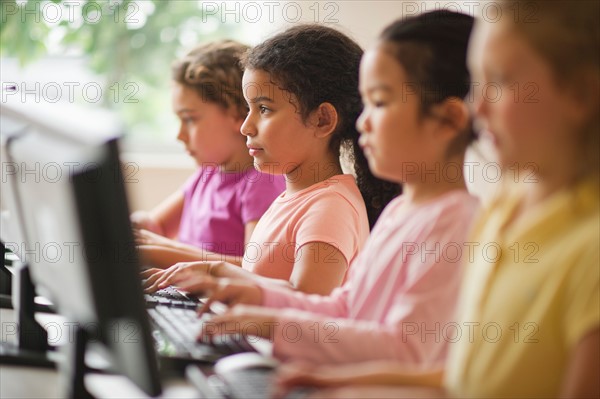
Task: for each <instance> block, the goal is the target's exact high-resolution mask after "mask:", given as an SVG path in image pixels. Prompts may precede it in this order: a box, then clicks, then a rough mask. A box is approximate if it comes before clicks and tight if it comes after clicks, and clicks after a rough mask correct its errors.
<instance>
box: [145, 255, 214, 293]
mask: <svg viewBox="0 0 600 399" xmlns="http://www.w3.org/2000/svg"><path fill="white" fill-rule="evenodd" d="M211 263H219V262H182V263H176V264H174V265H173V266H171V267H169V268H168V269H165V270H162V269H148V270H145V271H143V272H142V273H141V276H142V278H144V279H146V281H144V291H145V292H147V293H152V292H156V291H158V290H161V289H163V288H166V287H168V286H170V285H173V284H175V282H176V281H177V282H182V281H185V280H186V279H188V278H191V277H193V276H194V275H198V274H200V275H202V274H208V273H209V270H210V266H211Z"/></svg>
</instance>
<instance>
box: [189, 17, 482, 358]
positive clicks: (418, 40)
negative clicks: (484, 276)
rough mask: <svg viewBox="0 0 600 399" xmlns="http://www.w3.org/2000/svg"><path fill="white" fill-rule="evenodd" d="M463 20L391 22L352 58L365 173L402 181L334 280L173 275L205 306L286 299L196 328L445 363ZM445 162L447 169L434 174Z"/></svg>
mask: <svg viewBox="0 0 600 399" xmlns="http://www.w3.org/2000/svg"><path fill="white" fill-rule="evenodd" d="M472 24H473V19H472V18H471V17H469V16H467V15H463V14H458V13H452V12H435V13H431V14H427V15H424V16H420V17H415V18H409V19H406V20H403V21H398V22H395V23H394V24H392V25H391V26H389V27H388V28H387V29H386V30H385V31H384V32H383V34H382V36H381V38H380V41H379V44H378V45H377V46H376V47H375V49H373V50H371V51H368V52H367V53H366V54H365V56H364V58H363V61H362V64H361V72H360V82H361V83H360V92H361V93H362V96H363V101H364V103H365V108H364V111H363V113H362V115H361V117H360V118H359V120H358V123H357V125H358V127H359V129H360V131H361V133H362V136H361V139H360V143H361V146H362V147H363V149H364V151H365V154H366V155H367V158H368V160H369V166H370V167H371V170H372V171H373V172H374V173H375V174H376V175H377V176H380V177H382V178H387V179H391V180H394V181H396V182H398V183H402V184H403V189H404V194H403V195H402V196H401V197H399V198H397V199H395V200H394V201H392V202H391V203H390V204H389V206H388V207H387V208H386V209H385V211H384V213H383V214H382V216H381V218H380V220H379V222H378V224H377V225H376V226H375V228H374V229H373V233H372V234H371V236H370V238H369V241H368V242H367V245H366V246H365V249H364V251H363V252H362V253H361V254H360V255H359V257H358V259H357V260H356V262H355V264H354V265H353V267H352V268H351V269H350V276H349V278H348V281H347V282H346V283H345V284H344V286H343V287H341V288H338V289H336V290H335V291H334V292H333V293H332V294H331V295H330V296H329V297H325V296H317V295H306V294H303V293H299V292H292V291H290V290H285V289H283V288H278V287H272V286H269V285H266V284H262V285H258V284H252V283H247V282H246V283H243V282H232V283H230V284H223V283H220V282H216V281H211V280H207V279H203V280H201V279H189V280H187V281H185V280H182V281H181V282H180V284H181V285H182V287H183V288H184V289H186V290H190V291H192V292H195V291H202V290H208V291H212V297H211V298H210V300H209V303H208V304H207V305H206V306H209V305H210V302H211V301H214V300H220V301H223V302H226V303H228V304H230V305H232V304H236V303H244V304H255V305H258V304H260V305H263V306H266V307H272V308H284V307H287V308H294V309H293V310H292V309H288V310H283V311H281V310H279V309H260V308H253V307H241V306H235V307H234V308H233V309H232V310H231V311H230V312H229V313H227V314H224V315H221V316H218V317H215V318H214V319H213V320H212V321H213V322H214V323H215V324H213V323H210V324H209V325H207V329H206V331H205V335H214V334H217V333H229V332H236V331H244V332H248V331H251V332H252V333H253V334H254V333H257V334H258V335H260V336H263V337H268V338H271V339H273V342H274V354H275V356H277V357H279V358H281V359H285V360H287V359H301V360H305V361H309V362H311V363H337V364H339V363H345V362H348V361H360V360H369V359H380V358H381V359H395V360H400V361H402V362H403V363H405V364H407V365H415V366H417V365H418V366H420V367H422V366H423V365H436V364H440V363H441V362H443V361H444V360H445V358H446V352H447V345H446V342H445V341H444V340H442V339H439V338H436V331H437V332H438V336H439V332H440V329H441V328H443V327H446V326H447V325H448V323H450V322H452V321H453V317H452V316H453V311H454V306H455V302H456V297H457V294H458V284H459V281H460V277H461V259H462V257H463V254H466V253H467V250H466V247H465V245H464V244H465V238H466V234H467V230H468V226H469V225H470V222H471V220H472V218H473V215H474V213H475V212H476V210H477V208H478V200H477V199H476V198H474V197H473V196H471V195H469V193H468V192H467V190H466V188H465V182H464V179H463V176H462V164H463V160H464V154H465V150H466V148H467V145H468V144H469V142H470V141H471V139H472V138H473V133H472V129H471V128H470V123H469V118H468V112H467V109H466V107H465V104H464V102H463V100H462V98H463V97H464V96H465V95H466V94H467V93H468V91H469V82H470V79H469V74H468V71H467V68H466V49H467V42H468V38H469V34H470V32H471V27H472ZM441 37H443V38H444V42H443V43H441V44H440V42H439V40H438V39H439V38H441ZM409 85H410V92H407V87H408V86H409ZM450 169H452V170H454V171H455V174H452V175H451V174H450V173H447V174H446V175H441V174H436V172H435V171H436V170H438V171H442V170H447V171H449V170H450ZM299 310H301V311H299ZM257 328H258V331H256V330H257ZM428 332H429V333H428ZM431 332H433V333H431Z"/></svg>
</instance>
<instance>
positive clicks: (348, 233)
mask: <svg viewBox="0 0 600 399" xmlns="http://www.w3.org/2000/svg"><path fill="white" fill-rule="evenodd" d="M307 209H308V210H307V212H306V213H305V214H304V215H303V216H302V217H301V218H300V220H299V222H298V223H297V225H296V226H295V230H296V232H295V233H296V234H295V237H296V243H295V244H296V251H297V253H296V258H299V257H300V256H302V246H303V245H305V244H308V243H311V242H322V243H326V244H329V245H331V246H333V247H335V248H336V249H337V250H339V251H340V252H341V253H342V255H344V257H345V258H346V261H347V262H348V264H350V262H351V261H352V259H353V258H354V256H355V255H356V253H357V252H358V250H359V244H360V237H359V232H360V231H361V221H360V219H359V215H358V212H357V211H356V209H355V208H354V206H353V205H352V204H351V203H350V202H349V201H348V200H347V199H346V198H344V197H343V196H342V195H340V194H339V193H336V192H329V193H327V194H326V195H323V196H320V197H319V198H318V199H317V200H315V199H314V198H313V201H311V204H309V205H308V206H307Z"/></svg>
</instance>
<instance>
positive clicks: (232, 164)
mask: <svg viewBox="0 0 600 399" xmlns="http://www.w3.org/2000/svg"><path fill="white" fill-rule="evenodd" d="M253 165H254V158H252V157H251V156H250V154H249V153H248V149H247V148H246V146H244V148H243V151H242V150H240V151H238V152H236V153H234V154H233V156H232V157H231V158H230V159H228V160H227V161H226V162H225V163H222V164H220V165H219V171H221V172H243V171H246V170H248V169H250V168H252V167H253Z"/></svg>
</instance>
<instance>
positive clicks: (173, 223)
mask: <svg viewBox="0 0 600 399" xmlns="http://www.w3.org/2000/svg"><path fill="white" fill-rule="evenodd" d="M183 201H184V196H183V192H182V191H177V192H175V193H173V194H171V195H170V196H169V197H167V198H166V199H165V200H164V201H163V202H161V203H160V204H159V205H158V206H156V207H155V208H154V209H152V210H151V211H149V212H146V211H137V212H134V213H133V214H132V215H131V221H132V224H133V227H134V228H137V229H146V230H149V231H151V232H153V233H156V234H160V235H161V236H164V237H169V238H173V237H175V236H176V235H177V232H178V231H179V223H180V221H181V213H182V211H183Z"/></svg>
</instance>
